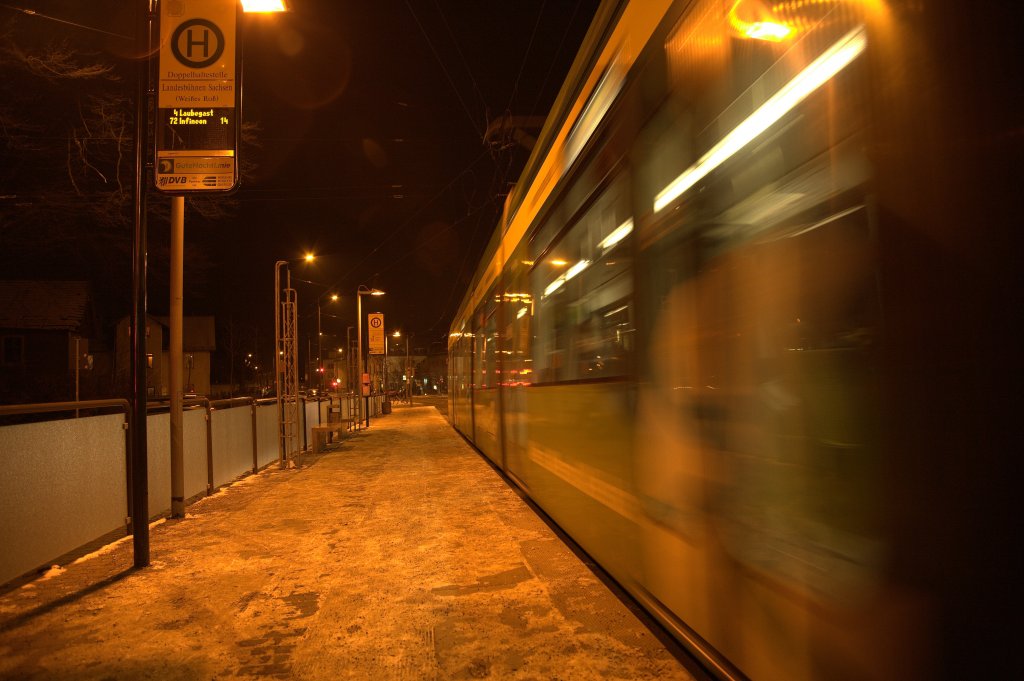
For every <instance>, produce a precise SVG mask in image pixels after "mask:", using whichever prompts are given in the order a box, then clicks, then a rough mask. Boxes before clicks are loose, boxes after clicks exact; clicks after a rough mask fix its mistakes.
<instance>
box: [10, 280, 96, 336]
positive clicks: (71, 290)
mask: <svg viewBox="0 0 1024 681" xmlns="http://www.w3.org/2000/svg"><path fill="white" fill-rule="evenodd" d="M88 307H89V282H87V281H0V329H19V330H28V329H32V330H49V331H76V330H79V329H80V327H81V326H82V324H83V322H84V321H85V320H86V314H87V310H88Z"/></svg>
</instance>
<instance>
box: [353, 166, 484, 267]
mask: <svg viewBox="0 0 1024 681" xmlns="http://www.w3.org/2000/svg"><path fill="white" fill-rule="evenodd" d="M486 154H487V150H484V151H482V152H480V154H479V155H477V157H476V158H474V159H473V160H472V161H471V162H470V163H469V165H467V166H466V167H465V168H463V169H462V170H460V171H459V172H458V173H456V175H455V176H454V177H453V178H452V179H451V181H450V182H448V184H446V185H445V186H444V187H442V188H441V189H440V190H439V191H438V192H437V193H435V194H434V195H433V196H432V197H430V198H429V199H427V200H426V201H425V202H424V203H423V204H421V205H419V206H417V207H416V209H415V211H414V213H413V214H412V215H410V216H409V217H408V218H407V219H406V220H405V221H404V222H402V223H401V224H400V225H399V226H398V227H396V228H395V229H393V230H392V231H391V232H390V233H389V234H388V235H386V236H385V237H384V238H383V239H381V241H380V242H379V243H378V244H377V245H376V246H375V247H374V248H373V250H371V251H370V252H369V253H367V254H366V255H364V256H363V259H362V260H360V261H359V262H357V263H356V264H355V265H353V266H352V267H350V268H349V270H348V272H346V273H345V275H344V276H343V277H341V278H340V279H339V280H338V281H337V282H336V283H335V284H334V286H339V285H340V284H341V283H342V282H344V281H345V280H346V279H347V278H348V277H350V276H352V274H353V273H354V272H356V270H357V269H358V268H359V267H361V266H362V265H363V264H364V263H365V262H366V261H367V260H369V259H370V256H372V255H373V254H375V253H376V252H377V251H379V250H380V249H381V248H383V247H384V245H385V244H386V243H387V242H388V241H390V240H391V239H392V238H393V237H394V236H395V235H397V234H398V233H400V232H401V231H403V230H404V229H405V228H406V227H408V226H409V224H410V223H412V221H413V220H414V219H416V218H417V217H419V214H420V213H421V212H422V211H423V210H424V209H426V208H427V207H428V206H430V205H431V204H433V203H434V201H436V200H437V199H438V198H439V197H440V196H441V195H442V194H444V193H445V192H446V191H448V190H449V189H451V187H452V186H453V185H454V184H455V183H456V182H458V181H459V179H461V178H462V176H463V175H465V174H466V173H467V172H469V171H470V170H471V169H472V167H473V166H475V165H476V164H477V163H479V162H480V159H482V158H483V157H484V156H485V155H486Z"/></svg>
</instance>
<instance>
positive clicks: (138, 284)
mask: <svg viewBox="0 0 1024 681" xmlns="http://www.w3.org/2000/svg"><path fill="white" fill-rule="evenodd" d="M149 11H150V6H149V0H137V2H136V4H135V22H136V23H135V48H136V54H138V55H140V57H141V56H142V55H149V54H150V51H149V42H150V40H149V38H150V35H149V31H150V19H149ZM149 64H150V57H146V58H140V59H139V60H138V62H137V64H136V80H137V82H136V90H135V140H134V147H135V149H134V151H135V185H134V188H133V194H134V199H135V200H134V206H133V218H134V220H133V221H134V230H133V238H132V316H131V333H130V335H131V385H132V391H131V396H132V418H131V419H130V428H131V432H132V449H131V458H130V461H131V487H130V491H131V519H132V521H131V529H132V553H133V556H134V562H135V567H137V568H142V567H146V566H147V565H149V522H148V520H149V480H148V470H147V468H148V466H147V463H148V462H147V458H148V456H149V453H148V450H147V445H146V397H147V395H146V188H147V185H146V182H145V178H144V176H143V173H144V171H145V158H144V157H145V153H146V139H147V129H148V122H149V106H148V101H147V97H148V96H149Z"/></svg>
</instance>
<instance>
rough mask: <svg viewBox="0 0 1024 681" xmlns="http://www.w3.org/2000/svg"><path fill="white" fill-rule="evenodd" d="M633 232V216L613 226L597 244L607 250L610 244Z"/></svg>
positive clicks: (612, 244)
mask: <svg viewBox="0 0 1024 681" xmlns="http://www.w3.org/2000/svg"><path fill="white" fill-rule="evenodd" d="M632 233H633V218H627V219H626V221H625V222H623V223H622V224H621V225H619V226H618V227H616V228H615V230H614V231H612V233H611V234H609V235H608V236H606V237H605V238H604V239H603V240H602V241H601V243H599V244H598V245H597V247H598V248H600V249H601V250H602V251H607V250H609V249H610V248H611V247H612V246H614V245H615V244H617V243H619V242H620V241H622V240H623V239H625V238H626V237H627V236H629V235H630V234H632Z"/></svg>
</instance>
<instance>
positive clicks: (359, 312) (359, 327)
mask: <svg viewBox="0 0 1024 681" xmlns="http://www.w3.org/2000/svg"><path fill="white" fill-rule="evenodd" d="M356 343H358V344H359V349H358V351H357V359H356V367H357V369H356V374H357V378H356V385H357V386H359V394H360V395H362V394H363V294H362V293H360V292H359V291H358V290H357V291H356ZM364 401H365V407H364ZM364 409H365V411H366V413H365V415H364V414H360V416H365V418H366V426H367V427H369V425H370V413H369V410H370V398H369V397H368V396H363V399H362V400H360V401H359V410H360V411H363V410H364Z"/></svg>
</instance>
